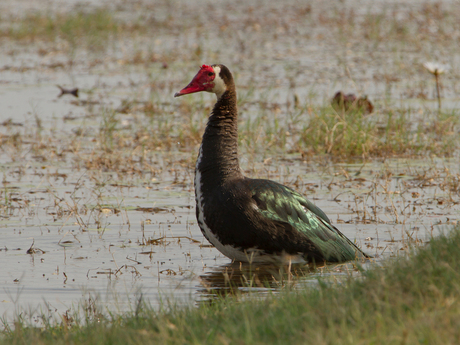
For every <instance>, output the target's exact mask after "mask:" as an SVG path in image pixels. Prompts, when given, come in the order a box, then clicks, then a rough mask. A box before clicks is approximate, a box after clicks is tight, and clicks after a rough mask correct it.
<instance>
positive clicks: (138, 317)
mask: <svg viewBox="0 0 460 345" xmlns="http://www.w3.org/2000/svg"><path fill="white" fill-rule="evenodd" d="M459 246H460V228H457V229H455V230H453V231H452V232H451V233H450V234H449V235H446V236H440V237H438V238H434V239H432V240H431V243H430V244H429V245H428V246H427V247H425V248H421V249H417V250H416V252H415V253H414V254H413V255H412V256H411V257H410V258H409V259H405V258H400V259H396V260H391V261H387V262H386V263H385V264H384V265H383V266H382V267H376V268H373V269H371V270H368V271H366V272H364V273H363V277H362V278H358V279H356V278H350V279H348V280H347V281H345V282H343V283H342V284H341V285H330V284H326V283H320V285H319V287H318V288H317V289H316V288H311V289H305V290H303V291H294V292H292V291H291V292H290V291H285V292H282V293H281V295H279V296H270V297H268V298H266V299H264V300H255V299H248V298H245V299H242V300H241V299H240V300H235V299H233V298H227V299H223V300H221V301H218V302H216V303H214V304H210V305H201V306H200V307H198V308H185V309H183V308H174V307H171V309H170V310H169V311H163V312H162V311H159V312H158V311H153V310H150V309H149V308H145V307H144V308H137V310H136V311H135V312H133V313H132V315H105V316H104V315H102V314H98V315H97V317H96V318H93V319H92V321H90V322H89V323H88V324H85V323H84V322H81V323H79V322H78V321H75V320H73V321H72V322H71V324H72V326H68V323H64V322H63V323H62V324H61V325H57V326H52V325H48V326H46V327H45V328H44V329H37V328H35V327H32V326H30V325H28V324H26V323H24V322H20V321H18V322H17V323H16V325H15V329H14V330H6V331H4V332H3V334H2V336H1V338H0V339H1V340H2V343H5V344H31V343H33V344H141V343H158V344H265V343H270V344H308V343H314V344H454V343H457V342H458V339H460V319H459V318H458V315H459V313H460V298H459V297H460V251H459V250H458V248H459ZM67 321H68V320H67Z"/></svg>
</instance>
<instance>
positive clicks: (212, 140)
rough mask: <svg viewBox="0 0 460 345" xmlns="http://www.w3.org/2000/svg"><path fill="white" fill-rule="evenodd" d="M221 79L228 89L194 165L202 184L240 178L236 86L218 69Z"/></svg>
mask: <svg viewBox="0 0 460 345" xmlns="http://www.w3.org/2000/svg"><path fill="white" fill-rule="evenodd" d="M220 66H221V65H220ZM220 77H221V78H222V79H223V80H224V82H225V85H226V87H227V90H226V91H225V92H224V93H223V94H222V96H221V97H220V98H219V99H218V100H217V103H216V104H215V105H214V109H213V110H212V113H211V115H210V117H209V120H208V124H207V126H206V130H205V132H204V135H203V141H202V143H201V149H200V156H199V158H198V161H197V166H196V169H197V170H198V171H199V172H200V173H201V175H202V178H203V182H205V181H209V182H211V181H215V182H217V183H223V182H224V181H225V180H227V179H231V178H234V177H242V175H241V172H240V166H239V161H238V109H237V105H236V91H235V84H234V81H233V77H232V75H231V73H230V71H229V70H228V69H227V68H226V67H225V66H223V67H222V68H221V72H220Z"/></svg>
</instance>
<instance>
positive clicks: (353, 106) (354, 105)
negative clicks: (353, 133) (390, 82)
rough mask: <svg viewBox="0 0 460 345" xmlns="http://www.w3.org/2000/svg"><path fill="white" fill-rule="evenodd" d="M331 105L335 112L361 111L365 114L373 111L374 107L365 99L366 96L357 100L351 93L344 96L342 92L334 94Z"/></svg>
mask: <svg viewBox="0 0 460 345" xmlns="http://www.w3.org/2000/svg"><path fill="white" fill-rule="evenodd" d="M331 104H332V107H334V109H335V110H337V111H342V112H347V111H349V110H361V111H362V112H364V113H366V114H370V113H372V111H373V110H374V106H373V105H372V103H371V101H369V100H368V99H367V96H363V97H360V98H358V97H356V96H355V95H354V94H353V93H349V94H347V95H345V94H344V93H343V92H342V91H339V92H337V93H336V94H335V96H334V98H333V99H332V102H331Z"/></svg>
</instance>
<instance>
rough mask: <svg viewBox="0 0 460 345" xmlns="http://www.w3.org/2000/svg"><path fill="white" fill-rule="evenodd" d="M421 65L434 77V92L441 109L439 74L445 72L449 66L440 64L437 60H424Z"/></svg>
mask: <svg viewBox="0 0 460 345" xmlns="http://www.w3.org/2000/svg"><path fill="white" fill-rule="evenodd" d="M423 67H425V68H426V69H427V70H428V72H430V73H431V74H433V75H434V77H435V79H436V94H437V97H438V106H439V110H441V95H440V93H439V76H440V75H441V74H443V73H445V72H446V71H447V70H448V69H449V68H448V66H446V65H442V64H440V63H437V62H425V63H424V64H423Z"/></svg>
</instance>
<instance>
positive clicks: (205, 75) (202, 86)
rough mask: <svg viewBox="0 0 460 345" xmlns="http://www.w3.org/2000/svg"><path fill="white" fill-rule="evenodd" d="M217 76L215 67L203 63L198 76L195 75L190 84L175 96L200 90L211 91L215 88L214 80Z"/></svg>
mask: <svg viewBox="0 0 460 345" xmlns="http://www.w3.org/2000/svg"><path fill="white" fill-rule="evenodd" d="M215 77H216V73H215V72H214V69H213V68H212V67H211V66H208V65H203V66H201V69H200V70H199V71H198V73H197V74H196V76H194V77H193V79H192V81H191V82H190V84H188V85H187V86H186V87H184V88H183V89H182V90H180V91H179V92H176V94H175V95H174V97H179V96H183V95H187V94H189V93H195V92H200V91H211V90H212V89H213V88H214V82H213V80H214V78H215Z"/></svg>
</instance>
